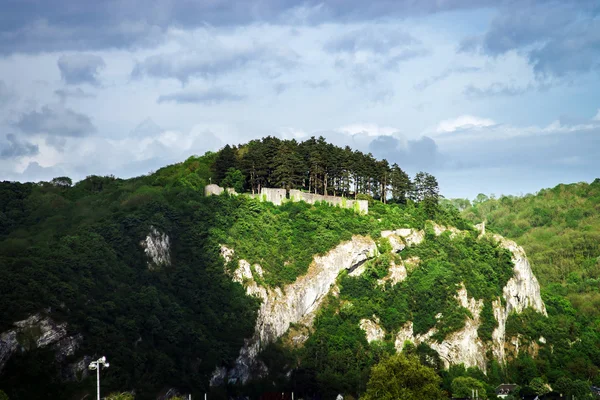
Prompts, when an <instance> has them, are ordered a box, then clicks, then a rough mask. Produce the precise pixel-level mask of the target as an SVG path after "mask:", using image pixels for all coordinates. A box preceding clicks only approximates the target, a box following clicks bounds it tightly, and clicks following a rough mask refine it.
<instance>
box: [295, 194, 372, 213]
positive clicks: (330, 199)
mask: <svg viewBox="0 0 600 400" xmlns="http://www.w3.org/2000/svg"><path fill="white" fill-rule="evenodd" d="M290 200H291V201H304V202H306V203H308V204H315V203H316V202H317V201H324V202H326V203H329V204H331V205H333V206H336V207H342V208H350V209H353V210H354V211H356V212H358V213H361V214H368V213H369V202H368V201H367V200H349V199H346V198H344V197H338V196H323V195H322V194H314V193H306V192H302V191H300V190H296V189H292V190H290Z"/></svg>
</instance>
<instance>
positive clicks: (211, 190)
mask: <svg viewBox="0 0 600 400" xmlns="http://www.w3.org/2000/svg"><path fill="white" fill-rule="evenodd" d="M223 190H224V189H223V188H222V187H221V186H219V185H215V184H214V183H212V184H210V185H206V186H205V187H204V195H205V196H212V195H213V194H214V195H217V196H218V195H220V194H221V193H223Z"/></svg>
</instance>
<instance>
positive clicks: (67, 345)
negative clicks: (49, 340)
mask: <svg viewBox="0 0 600 400" xmlns="http://www.w3.org/2000/svg"><path fill="white" fill-rule="evenodd" d="M82 341H83V336H82V335H81V334H80V333H79V334H77V335H74V336H67V337H65V338H63V339H61V340H59V341H58V342H57V343H56V345H55V347H56V355H55V356H56V361H58V362H62V361H64V360H65V359H66V358H67V357H69V356H72V355H74V354H75V352H76V351H77V350H78V349H79V346H80V345H81V342H82Z"/></svg>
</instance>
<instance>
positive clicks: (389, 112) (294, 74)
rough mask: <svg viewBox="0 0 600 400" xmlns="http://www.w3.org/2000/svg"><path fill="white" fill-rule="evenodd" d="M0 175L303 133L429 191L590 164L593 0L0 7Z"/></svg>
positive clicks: (524, 183) (83, 168)
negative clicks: (390, 167)
mask: <svg viewBox="0 0 600 400" xmlns="http://www.w3.org/2000/svg"><path fill="white" fill-rule="evenodd" d="M0 7H1V9H2V10H3V11H2V13H1V14H0V179H7V180H18V181H38V180H48V179H51V178H53V177H55V176H61V175H68V176H71V177H72V178H74V179H81V178H84V177H85V176H87V175H90V174H100V175H107V174H114V175H116V176H120V177H131V176H136V175H141V174H146V173H148V172H150V171H153V170H156V169H158V168H160V167H162V166H164V165H166V164H171V163H174V162H179V161H183V160H184V159H186V158H187V157H188V156H190V155H192V154H203V153H204V152H205V151H208V150H217V149H219V148H220V147H222V146H224V145H225V144H228V143H229V144H239V143H244V142H246V141H248V140H251V139H254V138H260V137H263V136H266V135H275V136H279V137H281V138H296V139H298V140H303V139H306V138H309V137H310V136H318V135H322V136H324V137H326V138H327V139H328V140H329V141H331V142H333V143H336V144H339V145H350V146H351V147H353V148H355V149H360V150H362V151H364V152H367V151H370V152H372V153H373V154H374V155H375V156H376V157H379V158H383V157H385V158H387V159H388V160H389V161H390V162H397V163H398V164H399V165H400V166H401V167H403V168H404V169H406V170H407V171H408V172H410V173H411V174H414V173H415V172H417V171H419V170H425V171H428V172H430V173H433V174H434V175H436V176H437V177H438V180H439V182H440V186H441V190H442V193H443V194H444V195H446V196H447V197H468V198H473V197H475V195H477V193H480V192H483V193H487V194H491V193H494V194H496V195H500V194H524V193H528V192H535V191H537V190H539V189H540V188H543V187H551V186H554V185H556V184H558V183H561V182H564V183H568V182H578V181H591V180H593V179H594V178H596V177H599V176H600V173H598V171H600V161H599V160H600V112H599V109H600V79H599V72H600V3H598V2H597V1H588V0H578V1H564V0H563V1H551V0H519V1H516V0H513V1H485V0H481V1H475V0H453V1H450V0H419V1H416V0H393V1H392V0H371V1H362V0H361V1H358V0H345V1H342V0H324V1H315V0H309V1H293V0H261V1H254V2H250V1H230V0H210V1H209V0H204V1H191V0H178V1H176V0H160V1H142V0H107V1H102V2H92V1H81V0H64V1H54V0H0Z"/></svg>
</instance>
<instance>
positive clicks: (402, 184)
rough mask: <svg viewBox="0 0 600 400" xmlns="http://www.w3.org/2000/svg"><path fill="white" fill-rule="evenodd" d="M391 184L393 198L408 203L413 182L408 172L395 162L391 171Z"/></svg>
mask: <svg viewBox="0 0 600 400" xmlns="http://www.w3.org/2000/svg"><path fill="white" fill-rule="evenodd" d="M390 184H391V189H392V199H393V200H394V201H395V202H398V203H406V200H407V198H408V196H409V195H410V188H411V185H412V183H411V181H410V178H409V176H408V174H407V173H406V172H404V171H403V170H402V169H401V168H400V167H399V166H398V164H395V163H394V164H393V165H392V170H391V173H390Z"/></svg>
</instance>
